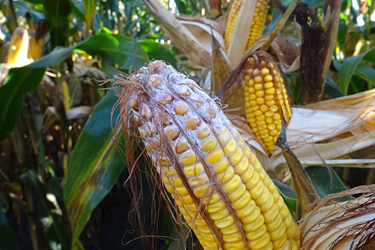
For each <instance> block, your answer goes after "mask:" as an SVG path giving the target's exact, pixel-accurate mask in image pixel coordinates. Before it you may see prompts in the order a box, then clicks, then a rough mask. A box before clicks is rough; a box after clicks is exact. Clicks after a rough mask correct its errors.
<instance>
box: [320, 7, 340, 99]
mask: <svg viewBox="0 0 375 250" xmlns="http://www.w3.org/2000/svg"><path fill="white" fill-rule="evenodd" d="M340 13H341V0H333V1H325V2H324V6H323V14H324V19H323V22H325V23H326V27H324V28H325V31H326V34H327V39H328V43H329V44H328V48H327V53H326V54H325V55H324V57H325V58H324V61H323V62H324V63H323V65H322V69H323V70H322V78H323V79H324V80H325V79H326V77H327V74H328V71H329V67H330V65H331V61H332V55H333V52H334V49H335V47H336V40H337V32H338V30H339V24H340ZM324 84H325V83H323V88H322V90H321V93H320V96H319V99H322V97H323V92H324Z"/></svg>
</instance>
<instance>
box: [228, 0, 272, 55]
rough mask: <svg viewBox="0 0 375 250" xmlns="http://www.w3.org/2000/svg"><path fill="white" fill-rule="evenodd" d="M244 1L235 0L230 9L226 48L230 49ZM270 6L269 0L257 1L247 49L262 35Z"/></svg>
mask: <svg viewBox="0 0 375 250" xmlns="http://www.w3.org/2000/svg"><path fill="white" fill-rule="evenodd" d="M243 1H244V0H234V1H233V3H232V6H231V8H230V11H229V14H228V17H227V23H226V27H225V37H224V43H225V49H226V50H228V48H229V44H230V42H231V39H232V36H233V35H235V34H233V31H234V27H235V25H236V21H237V18H238V14H239V12H240V8H241V5H242V3H243ZM268 8H269V0H258V1H257V3H256V7H255V11H254V15H253V20H252V23H251V28H250V32H249V35H248V39H247V43H246V48H245V51H247V50H248V49H249V48H250V47H251V45H253V44H254V42H256V41H257V40H258V39H259V38H260V37H261V36H262V32H263V28H264V24H265V18H266V15H267V11H268Z"/></svg>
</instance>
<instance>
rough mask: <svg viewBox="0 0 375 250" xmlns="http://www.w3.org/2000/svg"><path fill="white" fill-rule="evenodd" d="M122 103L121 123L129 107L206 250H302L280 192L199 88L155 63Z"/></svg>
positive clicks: (127, 89) (137, 77)
mask: <svg viewBox="0 0 375 250" xmlns="http://www.w3.org/2000/svg"><path fill="white" fill-rule="evenodd" d="M129 93H130V94H129ZM121 96H122V97H121V99H120V104H121V111H120V112H121V114H122V117H123V119H122V122H123V124H124V125H126V124H127V123H128V120H126V117H128V116H127V114H128V110H129V108H128V107H129V106H130V107H131V111H132V117H133V119H134V122H135V124H136V125H137V127H138V130H139V134H140V137H141V138H142V141H143V143H144V144H145V147H146V150H147V153H148V155H149V156H150V158H151V160H152V162H153V164H154V166H155V167H156V170H157V171H158V173H159V175H160V177H161V179H162V181H163V183H164V186H165V189H166V190H167V191H168V192H169V193H170V194H171V196H172V197H173V198H174V199H175V202H176V204H177V206H178V208H179V211H180V212H181V214H182V215H183V217H184V218H185V221H186V222H187V224H188V225H189V226H190V227H191V228H192V229H193V231H194V232H195V234H196V236H197V238H198V239H199V241H200V243H201V244H202V246H203V247H204V249H252V250H257V249H265V250H266V249H298V246H299V230H298V226H297V225H296V224H295V223H294V222H293V219H292V217H291V215H290V213H289V210H288V209H287V207H286V205H285V204H284V202H283V199H282V198H281V197H280V195H279V193H278V190H277V189H276V187H275V185H274V184H273V182H272V181H271V179H270V178H269V177H268V175H267V174H266V173H265V171H264V170H263V168H262V167H261V165H260V163H259V161H258V160H257V158H256V157H255V155H254V154H253V153H252V151H251V150H250V149H249V147H248V146H247V145H246V143H245V141H244V140H243V139H242V138H241V136H240V135H239V133H238V132H237V130H236V128H235V127H234V126H233V125H232V123H231V122H230V121H229V120H228V119H227V118H226V117H225V115H224V114H223V112H222V111H221V109H220V107H219V106H218V105H217V104H216V103H215V102H214V101H213V100H212V99H211V97H210V96H208V95H207V94H206V93H205V92H204V91H203V90H202V89H200V88H199V87H198V86H197V85H196V84H195V82H194V81H192V80H189V79H187V77H186V76H185V75H183V74H180V73H178V72H176V71H175V70H174V69H173V68H172V67H171V66H168V65H166V64H165V63H163V62H161V61H154V62H152V63H150V64H149V65H148V67H147V68H145V67H143V68H142V69H141V70H140V71H139V72H138V73H137V74H134V75H133V76H131V77H130V78H129V79H128V80H127V81H126V83H125V85H124V89H123V90H122V95H121ZM129 96H130V98H129ZM124 118H125V119H124ZM124 127H125V126H124ZM124 133H127V132H126V131H124Z"/></svg>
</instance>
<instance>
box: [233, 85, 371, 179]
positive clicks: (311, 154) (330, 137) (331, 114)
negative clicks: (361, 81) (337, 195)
mask: <svg viewBox="0 0 375 250" xmlns="http://www.w3.org/2000/svg"><path fill="white" fill-rule="evenodd" d="M374 105H375V90H369V91H366V92H362V93H359V94H355V95H351V96H346V97H342V98H337V99H332V100H328V101H322V102H319V103H315V104H310V105H306V106H304V107H294V108H292V112H293V116H292V118H291V120H290V122H289V124H288V127H287V130H286V132H287V135H288V142H289V145H290V146H291V148H292V149H293V150H294V152H295V154H296V155H297V157H298V158H299V159H300V161H302V162H303V161H309V160H316V159H317V158H318V159H319V158H320V159H322V164H324V162H323V160H328V159H335V158H339V157H343V156H344V155H346V154H349V153H351V152H354V151H357V150H359V149H362V148H366V147H369V146H371V145H374V144H375V124H374V120H375V112H374V110H373V107H374ZM227 116H228V117H229V119H230V120H231V121H232V122H233V124H234V125H235V126H236V127H237V128H238V130H239V132H240V133H241V134H242V136H243V137H244V139H245V140H246V141H247V143H248V144H250V145H251V146H252V147H253V148H254V149H256V152H257V157H258V159H259V160H260V161H261V163H262V165H263V166H264V167H266V169H267V170H273V171H275V172H276V173H278V174H280V175H282V174H284V172H285V171H286V168H285V164H283V163H285V160H284V159H283V157H282V155H281V152H280V150H279V149H276V150H275V151H274V153H273V154H272V155H271V157H267V156H266V155H267V154H266V152H265V151H264V149H263V148H262V147H261V146H260V144H259V143H258V142H257V141H256V138H255V136H254V134H253V133H252V132H251V131H250V127H249V126H247V123H246V118H245V117H244V116H239V115H231V114H227ZM343 135H345V136H343Z"/></svg>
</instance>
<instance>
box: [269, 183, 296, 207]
mask: <svg viewBox="0 0 375 250" xmlns="http://www.w3.org/2000/svg"><path fill="white" fill-rule="evenodd" d="M272 181H273V183H275V186H276V187H277V188H278V189H279V191H280V192H279V193H280V195H281V197H283V199H284V201H285V203H286V205H287V206H288V207H289V208H291V209H292V210H293V211H296V209H297V197H296V193H295V192H294V189H293V188H292V187H291V186H289V185H287V184H285V183H283V182H281V181H278V180H272Z"/></svg>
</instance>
